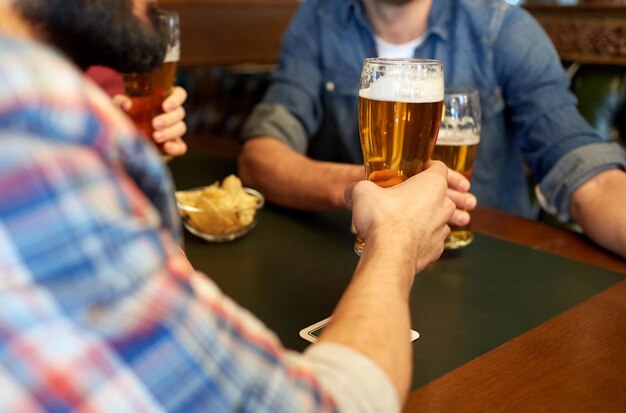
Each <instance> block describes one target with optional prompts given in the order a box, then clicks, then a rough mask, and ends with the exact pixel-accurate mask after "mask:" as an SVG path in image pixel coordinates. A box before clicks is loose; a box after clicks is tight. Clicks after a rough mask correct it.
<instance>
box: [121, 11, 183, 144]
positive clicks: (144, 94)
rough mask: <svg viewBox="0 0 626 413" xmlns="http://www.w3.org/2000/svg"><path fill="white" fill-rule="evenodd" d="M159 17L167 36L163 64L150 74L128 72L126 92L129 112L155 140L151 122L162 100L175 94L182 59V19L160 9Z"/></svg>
mask: <svg viewBox="0 0 626 413" xmlns="http://www.w3.org/2000/svg"><path fill="white" fill-rule="evenodd" d="M159 13H160V15H159V19H160V23H161V25H162V31H163V34H164V35H165V36H166V43H167V52H166V55H165V59H164V62H163V64H162V65H161V66H160V67H159V68H157V69H156V70H154V71H152V72H149V73H125V74H123V78H124V93H125V94H126V95H127V96H128V97H129V98H130V100H131V105H132V106H131V108H130V110H128V112H127V114H128V116H130V118H131V119H132V120H133V122H134V123H135V125H136V126H137V128H138V129H139V130H140V131H141V132H142V133H143V134H144V135H145V136H146V137H148V138H149V139H150V141H152V140H153V133H154V128H153V126H152V121H153V119H154V117H155V116H157V115H160V114H161V113H163V101H164V100H165V99H166V98H167V97H168V96H169V95H170V94H171V93H172V88H173V87H174V82H175V80H176V69H177V65H178V61H179V60H180V21H179V18H178V14H176V13H175V12H170V11H160V12H159Z"/></svg>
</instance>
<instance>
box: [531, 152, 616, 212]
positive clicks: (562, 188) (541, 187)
mask: <svg viewBox="0 0 626 413" xmlns="http://www.w3.org/2000/svg"><path fill="white" fill-rule="evenodd" d="M613 168H621V169H623V170H626V152H624V149H623V148H622V147H621V146H619V145H618V144H617V143H593V144H590V145H585V146H581V147H579V148H577V149H574V150H572V151H570V152H568V153H567V154H565V155H564V156H563V157H561V159H559V160H558V162H557V163H556V165H554V166H553V167H552V169H550V171H549V172H548V174H547V175H546V176H545V177H544V178H543V180H542V181H541V182H540V183H539V184H538V185H537V186H535V193H536V195H537V200H538V201H539V204H540V205H541V207H542V208H543V209H544V210H545V211H546V212H548V213H549V214H552V215H555V216H556V217H557V218H558V219H559V220H560V221H563V222H566V221H569V219H570V199H571V197H572V194H573V193H574V191H576V189H578V188H579V187H580V186H581V185H582V184H584V183H585V182H587V181H588V180H589V179H591V178H592V177H593V176H594V175H596V174H598V173H600V172H602V171H605V170H607V169H613Z"/></svg>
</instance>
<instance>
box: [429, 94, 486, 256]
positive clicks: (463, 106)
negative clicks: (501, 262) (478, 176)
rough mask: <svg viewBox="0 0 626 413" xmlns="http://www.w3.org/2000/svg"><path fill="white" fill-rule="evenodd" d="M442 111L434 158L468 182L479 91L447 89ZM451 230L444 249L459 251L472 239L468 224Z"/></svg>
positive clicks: (475, 143) (476, 133)
mask: <svg viewBox="0 0 626 413" xmlns="http://www.w3.org/2000/svg"><path fill="white" fill-rule="evenodd" d="M444 108H445V116H444V119H443V121H442V122H441V129H440V130H439V138H437V145H436V146H435V152H434V153H433V159H437V160H440V161H442V162H443V163H445V164H446V165H447V166H448V168H450V169H453V170H455V171H457V172H460V173H462V174H463V175H464V176H465V177H466V178H467V179H470V177H471V176H472V169H473V168H474V159H475V158H476V153H477V152H478V143H479V142H480V116H481V115H480V96H479V94H478V91H476V90H474V89H446V95H445V97H444ZM450 229H451V232H450V235H449V236H448V237H447V238H446V241H445V244H444V247H445V248H446V249H457V248H462V247H464V246H466V245H468V244H470V243H471V242H472V240H473V239H474V232H473V231H472V226H471V224H468V225H465V226H463V227H458V226H454V225H451V226H450Z"/></svg>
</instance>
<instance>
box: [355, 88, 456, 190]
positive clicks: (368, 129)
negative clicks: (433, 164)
mask: <svg viewBox="0 0 626 413" xmlns="http://www.w3.org/2000/svg"><path fill="white" fill-rule="evenodd" d="M359 108H360V109H359V132H360V136H361V146H362V148H363V156H364V162H365V175H366V177H367V179H369V180H370V181H374V182H376V183H377V184H378V185H380V186H382V187H389V186H393V185H395V184H398V183H400V182H402V181H404V180H405V179H406V178H408V177H410V176H413V175H415V174H417V173H418V172H421V171H423V170H424V168H425V167H426V164H427V163H428V161H429V160H430V157H431V155H432V153H433V149H434V147H435V142H436V140H437V134H438V133H439V124H440V123H441V111H442V108H443V101H439V102H425V103H410V102H387V101H382V100H373V99H367V98H363V97H359Z"/></svg>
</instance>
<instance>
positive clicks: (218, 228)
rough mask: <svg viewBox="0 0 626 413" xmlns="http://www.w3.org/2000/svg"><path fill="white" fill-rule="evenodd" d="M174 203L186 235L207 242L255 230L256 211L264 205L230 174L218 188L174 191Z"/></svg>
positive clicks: (212, 186) (205, 187)
mask: <svg viewBox="0 0 626 413" xmlns="http://www.w3.org/2000/svg"><path fill="white" fill-rule="evenodd" d="M176 203H177V204H178V210H179V212H180V214H181V216H182V219H183V225H184V226H185V228H187V230H188V231H189V232H191V233H192V234H194V235H196V236H198V237H200V238H202V239H205V240H207V241H212V242H227V241H232V240H235V239H237V238H239V237H242V236H243V235H245V234H247V233H248V232H250V231H251V230H252V229H253V228H254V227H256V224H257V212H258V210H259V209H261V208H262V207H263V205H264V204H265V198H264V197H263V195H262V194H261V193H260V192H258V191H255V190H254V189H252V188H246V187H244V186H242V184H241V180H240V179H239V178H237V177H236V176H235V175H230V176H228V177H226V178H224V180H223V181H222V184H221V185H220V183H219V182H215V183H214V184H212V185H209V186H204V187H199V188H192V189H187V190H184V191H176Z"/></svg>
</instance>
